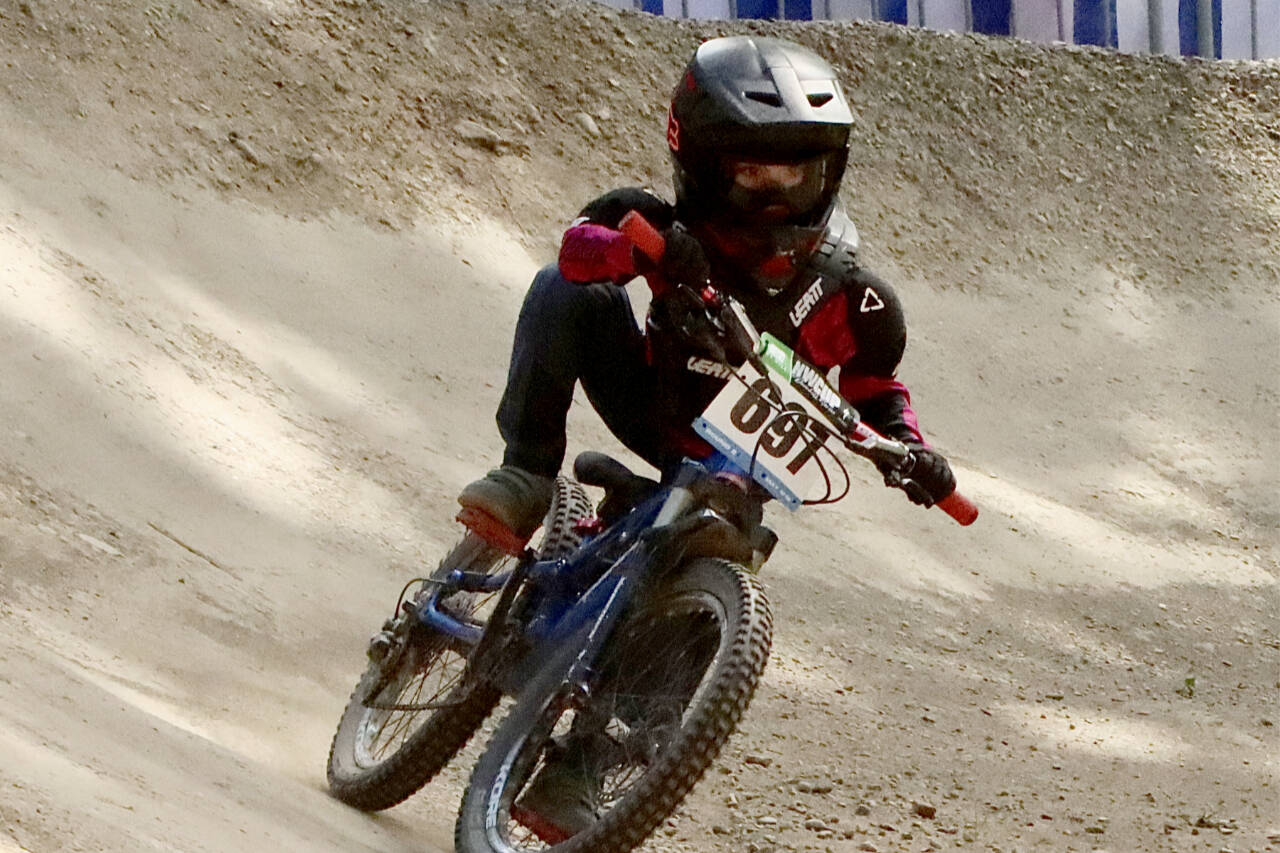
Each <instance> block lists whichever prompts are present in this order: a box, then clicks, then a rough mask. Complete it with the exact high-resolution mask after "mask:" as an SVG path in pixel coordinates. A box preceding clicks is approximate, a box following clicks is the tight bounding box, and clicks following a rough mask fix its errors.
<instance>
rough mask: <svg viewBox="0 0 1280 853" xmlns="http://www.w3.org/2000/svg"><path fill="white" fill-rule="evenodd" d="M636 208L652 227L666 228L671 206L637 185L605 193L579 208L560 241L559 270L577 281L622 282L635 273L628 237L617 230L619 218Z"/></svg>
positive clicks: (670, 219) (569, 278) (671, 216)
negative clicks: (580, 209)
mask: <svg viewBox="0 0 1280 853" xmlns="http://www.w3.org/2000/svg"><path fill="white" fill-rule="evenodd" d="M631 210H636V211H639V212H640V214H641V215H643V216H644V217H645V219H648V220H649V222H650V223H652V224H653V225H654V226H655V227H657V228H659V229H661V228H667V227H669V226H670V225H671V222H672V219H673V210H672V207H671V205H669V204H667V202H665V201H663V200H662V199H661V198H659V197H658V196H656V195H654V194H653V193H651V192H649V191H648V190H644V189H640V188H638V187H628V188H625V189H618V190H613V191H612V192H608V193H605V194H604V195H602V196H600V197H599V198H597V199H596V200H594V201H592V202H591V203H590V204H588V205H587V206H586V207H584V208H583V209H582V212H581V213H579V214H578V218H577V219H575V220H574V221H573V224H571V225H570V226H569V228H568V229H566V230H565V232H564V236H563V238H562V239H561V241H560V258H559V265H560V273H561V275H563V276H564V277H565V278H566V279H568V280H569V281H572V282H577V283H588V282H597V281H611V282H614V283H618V284H621V283H624V282H626V281H629V280H631V279H632V278H634V277H635V276H636V272H637V271H636V263H635V256H634V255H633V253H632V251H631V250H632V244H631V240H629V239H628V238H627V236H626V235H625V234H623V233H622V232H621V231H619V230H618V227H619V225H620V224H621V222H622V217H623V216H625V215H626V214H627V212H628V211H631Z"/></svg>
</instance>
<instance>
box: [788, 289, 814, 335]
mask: <svg viewBox="0 0 1280 853" xmlns="http://www.w3.org/2000/svg"><path fill="white" fill-rule="evenodd" d="M821 298H822V277H821V276H819V277H818V278H816V279H814V282H813V284H811V285H809V289H808V290H806V291H805V292H804V296H801V297H800V300H799V301H798V302H796V304H795V305H794V306H793V307H792V309H791V313H790V314H789V315H788V316H790V317H791V325H793V326H795V327H796V328H797V329H798V328H800V324H801V323H803V322H804V318H805V317H808V316H809V312H810V311H812V310H813V306H815V305H817V304H818V300H819V299H821Z"/></svg>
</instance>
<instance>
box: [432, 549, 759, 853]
mask: <svg viewBox="0 0 1280 853" xmlns="http://www.w3.org/2000/svg"><path fill="white" fill-rule="evenodd" d="M698 597H702V598H703V599H705V600H708V601H710V600H714V602H715V606H714V607H712V608H710V609H719V610H720V612H722V613H723V614H724V615H723V622H722V624H720V626H719V641H718V642H719V645H718V649H717V650H716V651H715V653H714V657H712V659H711V661H710V663H709V664H708V665H707V666H706V669H705V671H704V673H703V674H702V676H701V681H700V682H699V683H698V685H697V687H696V688H695V689H694V690H693V691H692V693H691V699H688V700H687V702H688V704H685V705H683V706H682V708H683V713H682V715H681V716H680V719H678V720H676V721H675V725H674V727H673V730H674V734H670V735H667V740H666V742H665V743H664V744H662V745H660V746H659V747H658V750H657V752H656V755H654V756H653V758H652V759H651V760H648V761H644V762H638V763H641V764H643V765H644V766H643V769H642V770H638V771H637V772H638V774H639V775H638V781H635V782H634V783H633V785H632V787H630V788H628V789H626V790H625V793H623V794H622V795H621V796H619V797H618V798H617V800H616V801H615V802H614V803H613V804H612V807H611V808H609V809H608V810H607V811H605V812H604V814H602V815H601V816H600V817H599V818H598V819H597V820H596V822H595V823H594V824H592V825H591V826H590V827H589V828H587V829H584V830H583V831H581V832H579V833H578V834H577V835H574V836H573V837H571V838H569V839H568V840H562V841H559V842H558V843H553V844H548V843H545V842H543V841H540V840H537V839H533V838H531V837H530V834H529V833H528V832H526V831H525V830H524V829H523V828H522V827H520V826H519V825H518V824H517V823H516V822H515V821H513V820H512V819H511V816H510V815H511V806H512V804H513V803H514V802H517V800H518V796H519V794H520V789H521V787H522V786H523V785H525V784H526V782H527V781H528V779H529V778H530V776H531V774H532V773H533V767H534V766H535V765H537V764H538V761H539V758H538V755H539V754H541V753H543V751H544V749H546V748H547V747H548V744H549V739H550V736H551V732H552V730H553V729H555V727H556V726H557V725H558V723H557V719H561V715H562V714H564V712H565V706H566V700H565V693H564V689H563V685H562V684H561V683H559V679H558V678H556V677H555V676H556V671H555V670H549V671H548V673H547V676H544V677H543V678H541V679H535V681H534V683H532V684H531V685H530V686H529V688H528V689H527V690H526V692H525V694H524V696H523V697H522V698H521V699H520V701H519V702H517V704H516V705H515V706H514V708H513V709H512V711H511V713H510V715H509V716H508V717H507V718H506V719H505V720H504V721H503V722H502V724H501V725H500V726H499V727H498V729H497V731H496V732H495V733H494V735H493V738H492V740H491V741H490V742H489V744H488V746H487V747H486V748H485V752H484V754H483V755H482V756H481V758H480V760H479V761H478V762H477V764H476V768H475V770H474V771H473V773H472V777H471V781H470V784H469V785H468V786H467V791H466V793H465V795H464V797H463V802H462V807H461V810H460V812H459V816H458V823H457V827H456V829H455V835H454V843H455V847H456V850H457V853H522V851H526V850H549V851H554V853H627V851H630V850H633V849H635V848H636V847H638V846H640V845H641V844H643V843H644V841H645V839H646V838H647V837H648V836H649V835H650V833H652V832H653V831H654V829H656V828H657V827H658V826H659V825H660V824H661V823H662V822H663V821H664V820H666V818H667V817H668V816H670V815H671V814H672V813H673V812H674V811H675V810H676V808H678V807H679V805H680V803H681V802H682V801H683V800H684V798H685V796H686V795H687V794H688V793H689V791H690V790H692V788H693V786H694V785H695V784H696V783H697V782H698V780H699V779H701V777H702V775H703V774H704V773H705V772H706V770H707V768H708V767H710V765H711V763H712V762H713V761H714V760H715V757H716V756H717V754H718V753H719V751H720V748H721V747H722V746H723V745H724V743H725V742H726V741H727V740H728V739H729V736H730V735H731V734H732V733H733V731H734V729H735V728H736V727H737V724H738V722H739V721H740V720H741V718H742V715H743V713H744V712H745V711H746V708H747V705H748V704H749V703H750V701H751V697H752V695H753V694H754V692H755V689H756V685H757V684H758V683H759V679H760V676H761V674H762V673H763V671H764V668H765V664H766V662H767V660H768V656H769V647H770V642H771V637H772V616H771V613H770V610H769V605H768V601H767V600H766V598H765V596H764V592H763V590H762V589H761V588H760V586H759V584H758V582H757V581H756V580H755V578H753V577H752V576H751V575H750V574H748V573H747V571H746V570H745V569H743V568H742V567H741V566H738V565H735V564H733V563H730V562H728V561H726V560H719V559H698V560H693V561H692V562H691V563H689V564H688V565H687V566H685V567H683V568H682V569H681V570H680V572H679V573H678V574H674V575H672V576H671V577H670V578H669V579H668V580H665V581H663V582H662V584H661V585H660V587H659V588H658V589H657V590H655V591H654V592H653V594H652V595H650V596H648V597H647V598H646V599H645V600H644V601H641V602H637V612H636V615H633V616H632V617H629V619H628V621H627V622H624V623H623V625H622V626H620V627H619V629H618V633H617V634H615V637H618V636H625V635H627V627H628V625H631V624H638V622H637V620H650V621H651V622H652V623H653V624H654V625H659V624H662V623H661V620H663V619H669V621H670V622H671V624H672V625H673V626H675V625H677V624H678V620H679V619H680V618H681V614H683V613H685V611H686V610H687V609H688V608H689V605H688V604H687V603H685V602H688V601H690V600H693V599H697V598H698ZM688 612H692V611H688ZM652 630H653V634H654V636H657V635H658V633H659V632H658V631H657V630H656V629H652ZM640 636H642V637H643V636H646V635H645V634H644V633H643V632H641V634H640ZM611 655H612V656H613V658H612V659H614V660H617V659H625V658H623V657H622V656H621V654H619V653H618V652H617V649H615V648H613V647H610V648H607V649H606V651H605V652H604V655H603V662H602V665H601V668H602V670H607V668H608V661H609V660H610V659H611ZM635 658H636V660H637V662H639V661H640V660H641V659H642V655H641V653H639V652H637V653H636V655H635ZM602 678H603V679H604V680H605V681H607V680H608V678H609V676H602ZM641 678H643V677H641ZM607 692H608V687H607V685H604V684H602V685H597V688H596V689H593V693H592V697H593V698H592V699H589V700H588V704H587V706H586V709H584V710H579V711H575V714H577V713H584V714H588V715H592V714H594V715H595V716H596V717H597V718H598V717H599V716H600V715H601V714H600V711H598V710H591V709H590V707H591V706H590V703H591V702H597V703H603V704H608V703H607V700H604V699H602V698H601V697H602V696H603V695H605V694H607ZM635 695H636V694H632V693H626V692H619V693H618V694H616V695H615V697H614V700H613V704H612V706H610V708H609V710H607V711H605V712H604V714H603V716H610V715H622V714H625V713H627V712H624V711H619V710H618V709H619V708H621V707H623V704H622V702H623V701H625V699H626V697H628V696H635ZM654 695H655V696H657V691H655V694H654ZM618 697H623V698H622V700H620V699H619V698H618ZM681 701H686V700H681ZM639 704H640V705H643V699H641V700H640V702H639ZM654 704H655V707H656V703H654ZM642 713H648V711H644V712H642ZM632 726H633V728H632V729H631V731H633V732H634V731H635V730H636V729H635V728H634V726H635V724H634V723H632ZM640 727H643V723H641V726H640ZM659 728H661V727H660V726H659ZM555 748H559V747H551V749H555ZM627 759H628V761H630V760H631V756H630V755H628V756H627ZM526 845H528V846H526Z"/></svg>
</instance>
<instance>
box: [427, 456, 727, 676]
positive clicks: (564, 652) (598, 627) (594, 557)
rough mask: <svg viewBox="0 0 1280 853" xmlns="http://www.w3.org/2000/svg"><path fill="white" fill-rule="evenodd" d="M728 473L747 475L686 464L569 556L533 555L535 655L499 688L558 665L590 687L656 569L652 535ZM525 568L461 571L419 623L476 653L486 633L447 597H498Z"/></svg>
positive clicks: (531, 637) (719, 462) (514, 665)
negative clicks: (704, 486) (459, 614)
mask: <svg viewBox="0 0 1280 853" xmlns="http://www.w3.org/2000/svg"><path fill="white" fill-rule="evenodd" d="M721 471H734V472H739V473H740V469H739V468H738V466H737V465H735V464H734V463H733V462H732V461H731V460H730V459H729V458H728V457H726V456H723V455H721V454H719V453H716V454H713V455H712V456H711V457H710V458H708V459H705V460H701V461H694V460H690V459H685V460H684V461H683V462H682V464H681V466H680V468H679V469H678V471H677V473H676V476H675V478H674V479H673V481H672V483H671V485H668V486H664V487H663V488H662V489H660V490H659V491H658V492H657V493H656V494H654V495H653V496H652V497H650V498H648V499H647V500H645V501H644V502H643V503H641V504H640V505H639V506H637V507H635V508H634V509H633V510H631V512H629V513H628V514H627V515H626V516H625V517H623V518H622V519H621V520H620V521H618V522H617V523H616V524H614V525H613V526H612V527H610V528H609V529H607V530H605V531H604V532H603V533H600V534H598V535H597V536H595V537H593V538H591V539H588V540H587V541H585V542H584V543H583V544H582V545H581V546H580V547H579V548H578V550H576V551H575V552H574V553H572V554H570V555H569V556H567V557H561V558H558V559H555V560H536V559H535V558H534V556H533V554H532V552H528V551H526V553H525V555H524V556H523V557H521V560H522V561H530V560H531V561H533V562H532V564H531V565H528V566H527V572H528V575H527V583H528V585H529V588H530V589H531V590H532V591H533V594H534V596H535V597H534V599H533V604H532V611H531V613H530V615H529V616H528V617H527V619H526V620H525V623H524V626H523V629H522V631H523V638H524V639H525V640H526V641H527V643H528V646H529V651H528V653H527V654H526V655H525V656H524V657H523V658H522V659H521V660H519V661H510V662H507V665H505V666H504V667H503V674H502V681H501V683H500V684H499V685H498V686H499V687H501V688H502V690H503V691H504V692H505V693H507V694H508V695H512V696H514V695H517V694H519V693H520V691H521V690H522V689H523V688H524V686H525V685H526V684H527V683H528V682H529V680H530V679H531V678H532V677H533V676H534V675H536V674H538V673H540V672H541V671H542V670H543V668H544V666H549V665H551V662H553V661H558V662H559V665H560V666H562V667H564V670H565V671H564V679H565V682H567V683H570V684H575V683H579V682H581V681H583V680H584V679H585V677H586V676H587V674H588V671H589V668H590V666H591V664H592V662H593V661H594V660H595V658H596V656H597V653H598V652H599V651H600V649H601V648H603V646H604V642H605V640H607V639H608V638H609V636H610V634H611V633H612V631H613V628H614V626H615V625H616V624H617V622H618V620H619V619H620V618H621V617H622V615H623V614H624V613H625V612H626V611H627V609H628V607H629V606H630V604H631V602H632V600H633V599H634V597H635V591H636V590H637V589H639V588H640V587H641V585H642V584H643V583H644V582H645V581H646V580H647V578H648V576H649V574H650V573H651V572H652V571H653V570H654V568H655V566H654V561H653V559H652V558H653V556H654V555H653V546H654V543H655V537H654V535H653V533H652V531H657V530H661V529H662V528H664V527H666V526H667V525H669V524H670V523H671V522H673V521H675V520H676V519H677V518H679V517H680V516H681V515H682V514H683V513H684V511H685V510H686V509H687V508H688V506H689V501H690V500H691V499H692V497H691V494H690V491H689V488H688V486H689V484H691V483H693V482H694V481H696V480H697V479H699V478H703V477H708V476H711V475H714V474H715V473H718V472H721ZM523 567H524V564H522V565H521V566H518V567H517V568H515V569H512V570H510V571H506V572H501V573H498V574H495V575H481V574H475V573H468V572H463V571H459V570H455V571H453V572H452V573H451V574H450V575H449V576H448V577H446V578H445V579H444V580H443V581H440V582H438V585H437V586H436V588H435V589H434V590H432V592H431V593H430V594H429V595H428V596H427V597H426V598H425V600H423V601H422V603H421V604H420V605H419V607H418V609H417V616H418V619H419V620H421V622H422V623H423V624H424V625H425V626H427V627H428V628H431V629H433V630H435V631H438V632H440V633H442V634H445V635H447V636H450V637H453V638H454V639H456V640H459V641H460V642H462V643H464V644H465V645H467V646H469V647H471V648H475V646H476V645H478V644H479V642H480V640H481V639H482V638H483V637H484V633H485V628H482V627H480V626H477V625H475V624H472V623H470V622H463V621H461V620H459V619H457V618H456V617H454V616H452V615H450V614H449V613H447V612H445V611H443V610H441V609H440V607H439V602H440V599H441V598H442V597H444V596H446V595H449V594H451V593H453V592H481V593H483V592H496V591H498V590H500V589H502V587H503V586H504V585H506V583H507V582H508V581H509V580H510V579H511V577H512V576H513V575H515V574H516V573H517V572H518V571H519V570H520V569H521V568H523ZM584 587H585V591H584ZM557 656H559V657H557ZM528 664H533V665H528Z"/></svg>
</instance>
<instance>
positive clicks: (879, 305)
mask: <svg viewBox="0 0 1280 853" xmlns="http://www.w3.org/2000/svg"><path fill="white" fill-rule="evenodd" d="M630 210H636V211H639V212H640V213H641V214H642V215H643V216H644V217H645V218H646V219H648V220H649V222H650V223H652V224H653V225H654V226H655V227H657V228H659V229H663V228H667V227H670V226H671V225H672V223H673V222H674V221H675V218H676V210H675V208H674V207H673V206H672V205H670V204H669V203H667V202H666V201H664V200H663V199H661V198H659V197H658V196H656V195H654V194H653V193H651V192H648V191H647V190H643V189H638V188H627V189H619V190H614V191H612V192H609V193H606V194H605V195H603V196H601V197H600V198H598V199H596V200H595V201H593V202H591V203H590V204H588V205H587V206H586V207H585V208H584V209H583V210H582V212H581V214H579V216H578V218H577V219H576V220H575V221H574V223H573V225H571V226H570V227H569V229H568V230H566V231H565V234H564V238H563V240H562V242H561V246H560V258H559V267H560V272H561V274H562V275H563V276H564V277H565V278H566V279H568V280H569V281H573V282H580V283H587V282H601V281H611V282H614V283H616V284H624V283H626V282H627V281H630V280H631V279H632V278H635V277H636V275H637V270H636V264H635V258H634V256H633V254H632V244H631V241H630V240H629V239H628V238H627V237H626V235H624V234H622V233H621V232H620V231H618V230H617V229H618V227H619V224H620V223H621V220H622V217H623V216H624V215H625V214H626V213H627V212H628V211H630ZM711 260H712V268H713V276H714V280H715V281H716V283H717V284H718V285H720V286H722V287H724V288H725V289H726V290H727V291H729V292H730V293H732V294H733V295H734V296H735V297H736V298H737V299H738V300H739V301H741V302H742V303H743V305H744V306H745V307H746V309H747V313H748V314H749V315H750V317H751V319H752V322H754V323H755V324H756V326H757V327H758V328H759V329H760V330H761V331H766V332H769V333H771V334H773V335H774V336H775V337H777V338H778V339H779V340H781V341H783V342H784V343H786V344H787V345H788V346H790V347H792V348H793V349H794V350H795V351H796V352H797V353H798V354H799V355H800V356H801V357H802V358H804V359H805V360H806V361H808V362H810V363H811V364H814V365H815V366H817V367H820V368H823V369H830V368H839V378H838V387H839V389H840V393H841V394H842V395H843V396H844V397H845V399H847V400H848V401H849V402H850V403H851V404H853V405H854V406H855V407H856V408H857V409H858V410H859V412H860V413H861V414H862V416H863V418H864V419H865V420H866V421H867V423H869V424H870V425H871V426H873V427H874V428H876V429H877V430H879V431H880V432H882V433H884V434H885V435H889V436H892V437H894V438H897V439H900V440H903V441H908V442H915V443H921V444H923V443H924V440H923V437H922V436H921V433H920V429H919V426H918V424H917V422H916V416H915V413H914V412H913V411H912V409H911V397H910V393H909V392H908V391H907V388H906V386H905V385H903V384H902V383H901V382H900V381H898V379H897V378H896V373H897V369H898V363H899V362H900V361H901V359H902V353H903V350H904V349H905V347H906V339H907V334H906V324H905V321H904V319H903V313H902V306H901V304H900V303H899V301H898V297H897V294H895V293H894V291H893V288H891V287H890V286H889V285H888V284H886V283H885V282H884V281H882V280H881V279H880V278H878V277H877V276H875V275H873V274H872V273H870V272H868V271H867V270H865V269H863V268H862V267H861V266H860V265H859V263H858V260H857V232H856V230H855V229H854V226H853V224H852V223H851V222H850V221H849V219H848V217H846V216H845V215H844V214H843V212H841V211H839V210H837V211H836V212H835V213H834V214H833V215H832V217H831V222H830V223H829V225H828V227H827V232H826V234H825V236H824V237H823V240H822V242H821V244H820V245H819V247H818V248H817V250H816V251H815V252H814V253H813V255H812V256H811V257H810V258H809V260H808V261H807V262H806V263H805V264H804V266H802V267H801V269H800V271H799V272H798V273H797V275H796V277H795V278H794V279H793V280H792V282H791V283H790V284H789V285H788V286H787V287H785V288H784V289H783V290H782V291H780V292H778V293H777V294H772V295H766V294H763V293H760V292H758V291H757V290H756V289H754V288H750V287H740V286H738V287H735V282H734V277H735V276H734V273H733V272H732V271H730V270H727V269H718V268H717V267H716V263H715V258H714V256H713V257H712V259H711ZM648 275H649V279H650V284H651V285H652V286H653V290H654V292H655V293H657V294H659V295H658V296H656V297H655V299H654V302H653V305H652V306H651V308H650V312H649V317H648V322H647V323H646V336H647V338H648V343H649V353H650V362H651V363H652V364H653V365H654V366H655V367H656V368H658V369H659V370H660V371H662V373H663V374H664V377H663V383H662V384H663V386H664V389H665V391H666V393H664V397H665V398H666V403H667V406H668V407H669V408H670V411H671V416H672V418H673V419H674V420H675V422H676V423H673V424H672V426H673V428H674V429H675V430H677V431H681V432H683V431H684V428H685V427H687V425H688V424H689V423H691V422H692V421H693V419H694V418H695V417H696V416H697V415H698V414H699V413H701V411H702V410H703V408H705V407H706V405H707V403H709V402H710V401H711V399H712V398H713V397H714V396H715V395H716V394H717V393H718V392H719V390H720V388H721V387H723V385H724V382H725V376H724V371H723V368H722V367H721V366H719V365H716V364H714V363H712V362H710V361H708V360H707V359H706V358H705V357H704V356H703V355H702V354H700V353H699V352H697V351H696V350H695V349H692V348H691V347H690V346H689V345H688V344H687V343H685V342H684V341H683V340H682V339H680V338H678V337H677V336H675V335H671V334H667V333H666V331H665V329H664V324H663V321H662V316H663V311H662V303H663V301H662V297H661V294H662V293H663V292H664V291H665V290H666V289H667V283H666V282H663V281H655V280H654V278H655V274H653V273H650V274H648ZM690 434H691V433H690ZM682 443H683V442H682Z"/></svg>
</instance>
